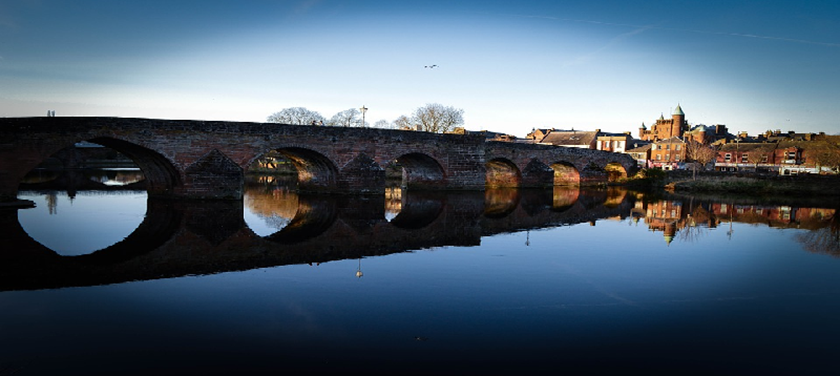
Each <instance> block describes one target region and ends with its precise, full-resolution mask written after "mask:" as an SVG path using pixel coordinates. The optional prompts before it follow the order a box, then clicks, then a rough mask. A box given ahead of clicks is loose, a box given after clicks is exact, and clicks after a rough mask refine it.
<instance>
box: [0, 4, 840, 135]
mask: <svg viewBox="0 0 840 376" xmlns="http://www.w3.org/2000/svg"><path fill="white" fill-rule="evenodd" d="M839 18H840V1H834V0H830V1H811V0H809V1H801V0H797V1H772V0H762V1H738V2H733V1H715V0H707V1H679V0H671V1H635V2H630V1H626V0H621V1H598V0H587V1H562V0H559V1H558V0H554V1H527V0H526V1H488V0H481V1H451V0H450V1H436V0H425V1H416V2H415V1H332V0H323V1H319V0H308V1H248V0H238V1H213V0H202V1H185V0H178V1H173V0H164V1H158V0H143V1H119V0H76V1H70V0H66V1H61V0H2V2H0V116H5V117H17V116H43V115H45V114H46V111H47V110H55V111H56V114H57V115H58V116H121V117H151V118H173V119H207V120H235V121H265V119H266V117H267V116H268V115H270V114H271V113H273V112H276V111H279V110H280V109H283V108H286V107H306V108H308V109H310V110H315V111H318V112H320V113H321V114H322V115H323V116H325V117H327V118H330V117H332V115H334V114H335V113H337V112H339V111H342V110H346V109H349V108H358V107H361V106H362V105H365V106H367V107H368V108H369V111H368V112H367V120H368V121H369V122H370V123H373V122H375V121H377V120H380V119H384V120H388V121H392V120H394V119H395V118H397V117H398V116H399V115H403V114H406V115H408V114H410V113H411V112H412V111H413V110H414V109H416V108H417V107H420V106H423V105H425V104H426V103H441V104H444V105H447V106H453V107H456V108H462V109H464V118H465V122H466V128H467V129H471V130H492V131H499V132H506V133H510V134H514V135H517V136H520V137H522V136H524V135H525V134H526V133H528V132H529V131H530V130H531V129H532V128H535V127H540V128H546V127H555V128H563V129H569V128H574V129H579V130H594V129H602V130H604V131H612V132H620V131H632V132H633V134H634V135H636V134H637V131H638V127H639V125H640V124H641V123H642V122H644V123H645V124H647V125H650V124H651V123H653V122H654V121H655V120H656V119H657V118H658V117H659V115H660V114H662V113H664V114H665V116H666V117H668V115H669V113H670V112H671V111H672V110H673V109H674V107H676V105H677V104H680V105H681V107H682V109H683V110H684V111H685V113H686V119H687V120H688V121H689V122H690V123H692V124H700V123H702V124H707V125H712V124H726V125H727V126H728V127H729V130H730V131H731V132H737V131H748V132H750V133H751V134H754V133H758V132H763V131H765V130H768V129H773V130H775V129H781V130H782V131H788V130H795V131H800V132H820V131H823V132H826V133H829V134H840V123H838V121H837V119H838V118H840V103H838V99H840V25H839V24H838V23H837V21H836V20H837V19H839ZM430 64H436V65H438V66H439V67H438V68H435V69H426V68H424V66H425V65H430Z"/></svg>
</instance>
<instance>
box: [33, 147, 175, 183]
mask: <svg viewBox="0 0 840 376" xmlns="http://www.w3.org/2000/svg"><path fill="white" fill-rule="evenodd" d="M81 141H87V142H90V143H94V144H97V145H102V146H104V147H107V148H110V149H112V150H115V151H117V152H119V153H120V154H123V155H124V156H126V157H128V158H129V159H131V160H132V161H133V162H134V163H135V164H136V165H137V167H139V168H140V170H141V171H142V173H143V180H145V187H146V190H147V192H148V194H149V196H150V197H159V196H169V195H171V194H172V193H173V191H174V190H175V189H176V187H178V186H180V185H181V184H182V179H181V175H180V173H179V172H178V170H177V169H176V168H175V166H174V165H173V163H172V162H171V161H170V160H169V159H168V158H166V157H165V156H163V155H162V154H160V153H158V152H156V151H154V150H152V149H149V148H147V147H144V146H142V145H138V144H135V143H132V142H128V141H124V140H120V139H116V138H112V137H93V138H87V139H82V140H68V141H67V143H66V144H63V145H59V144H57V145H58V149H57V150H54V151H47V152H46V153H45V155H43V157H42V158H41V160H39V161H36V163H39V164H40V163H42V162H45V161H47V160H48V159H50V158H51V157H52V156H56V155H60V156H61V157H63V158H65V159H73V158H74V156H73V155H70V154H72V153H70V152H68V151H67V150H68V148H71V147H72V146H73V145H75V144H76V143H78V142H81ZM62 163H63V164H64V167H74V166H75V163H76V162H74V161H64V162H62ZM68 163H69V165H68ZM36 167H37V166H32V167H31V168H29V169H28V170H27V171H26V172H27V173H28V172H30V171H32V170H33V169H34V168H36ZM56 177H58V174H57V175H56ZM23 182H24V179H23V178H22V179H21V180H20V182H19V184H20V183H23Z"/></svg>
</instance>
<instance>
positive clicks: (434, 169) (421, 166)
mask: <svg viewBox="0 0 840 376" xmlns="http://www.w3.org/2000/svg"><path fill="white" fill-rule="evenodd" d="M390 168H392V169H397V170H401V183H400V186H402V187H405V188H407V189H441V188H445V187H446V186H447V185H446V180H447V179H446V172H445V170H444V169H443V166H442V165H441V164H440V163H439V162H438V161H437V160H436V159H434V158H432V157H430V156H428V155H426V154H422V153H409V154H403V155H402V156H400V157H398V158H397V159H396V160H394V161H393V162H392V163H391V166H390Z"/></svg>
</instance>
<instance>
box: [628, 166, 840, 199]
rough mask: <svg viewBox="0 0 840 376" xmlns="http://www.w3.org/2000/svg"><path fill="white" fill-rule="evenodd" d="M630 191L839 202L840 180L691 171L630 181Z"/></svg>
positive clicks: (808, 176)
mask: <svg viewBox="0 0 840 376" xmlns="http://www.w3.org/2000/svg"><path fill="white" fill-rule="evenodd" d="M626 185H627V186H628V187H634V186H640V185H641V186H647V187H650V188H662V189H665V190H666V191H669V192H684V193H706V192H708V193H732V194H742V195H760V196H764V195H782V196H783V195H793V196H802V197H804V196H817V197H838V198H840V177H838V176H826V175H799V176H779V175H755V174H733V173H721V172H702V173H698V174H697V176H696V178H695V177H693V175H692V173H691V171H659V172H647V173H644V174H642V176H639V177H637V178H635V179H630V180H628V181H627V184H626Z"/></svg>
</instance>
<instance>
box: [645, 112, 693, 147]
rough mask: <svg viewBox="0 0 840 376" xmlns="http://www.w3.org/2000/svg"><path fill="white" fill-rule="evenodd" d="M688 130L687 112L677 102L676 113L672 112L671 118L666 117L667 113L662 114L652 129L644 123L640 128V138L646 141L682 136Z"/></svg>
mask: <svg viewBox="0 0 840 376" xmlns="http://www.w3.org/2000/svg"><path fill="white" fill-rule="evenodd" d="M687 130H688V123H686V121H685V113H684V112H683V110H682V107H680V105H679V104H677V108H676V109H674V113H673V114H671V118H670V119H665V115H660V116H659V119H657V120H656V124H653V125H651V127H650V129H647V127H645V125H644V123H642V126H641V127H640V128H639V139H641V140H644V141H658V140H664V139H666V138H671V137H682V135H683V132H685V131H687Z"/></svg>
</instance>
